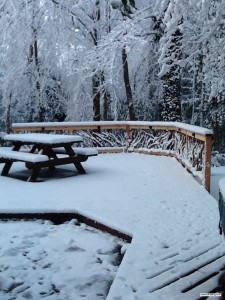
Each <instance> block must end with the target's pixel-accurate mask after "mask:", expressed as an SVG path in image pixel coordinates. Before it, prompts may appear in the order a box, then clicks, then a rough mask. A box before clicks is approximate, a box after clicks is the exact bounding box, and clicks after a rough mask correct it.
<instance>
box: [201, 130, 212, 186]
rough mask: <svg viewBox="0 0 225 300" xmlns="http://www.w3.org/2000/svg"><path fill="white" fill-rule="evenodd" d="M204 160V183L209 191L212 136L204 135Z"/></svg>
mask: <svg viewBox="0 0 225 300" xmlns="http://www.w3.org/2000/svg"><path fill="white" fill-rule="evenodd" d="M205 137H206V138H205V161H204V173H203V176H204V185H205V188H206V189H207V191H208V192H210V177H211V154H212V136H211V135H206V136H205Z"/></svg>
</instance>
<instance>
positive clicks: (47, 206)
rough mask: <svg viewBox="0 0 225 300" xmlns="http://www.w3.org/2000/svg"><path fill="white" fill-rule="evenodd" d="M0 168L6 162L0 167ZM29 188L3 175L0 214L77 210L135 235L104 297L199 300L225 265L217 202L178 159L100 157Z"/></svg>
mask: <svg viewBox="0 0 225 300" xmlns="http://www.w3.org/2000/svg"><path fill="white" fill-rule="evenodd" d="M0 168H2V165H0ZM85 169H86V171H87V174H86V175H77V176H73V175H74V173H73V172H74V170H73V167H72V166H71V167H70V166H66V167H64V174H62V177H63V178H58V177H60V176H61V171H58V172H56V176H55V177H54V176H53V177H51V178H49V179H48V178H45V181H43V182H40V183H38V182H37V183H28V182H24V181H23V180H18V179H16V178H15V177H20V178H26V177H27V175H26V171H25V170H24V165H23V164H20V163H18V164H17V165H16V164H15V166H14V167H13V168H12V172H11V174H12V177H14V178H10V177H0V186H1V189H0V199H1V209H0V212H1V213H2V212H75V211H76V212H79V213H81V214H83V215H86V216H89V217H91V218H92V219H95V220H97V221H100V222H101V223H104V224H106V225H108V226H110V227H113V228H115V229H118V230H120V231H122V232H124V233H127V234H130V235H132V237H133V240H132V243H131V245H130V246H129V248H128V250H127V252H126V254H125V257H124V259H123V261H122V264H121V266H120V268H119V271H118V273H117V276H116V278H115V280H114V282H113V284H112V286H111V289H110V292H109V294H108V297H107V300H116V299H117V300H134V299H136V300H145V299H146V300H159V299H171V300H176V299H187V300H190V299H191V300H194V299H199V298H200V293H206V292H210V291H212V290H213V289H214V288H215V287H217V286H218V278H219V277H220V276H221V274H222V271H221V269H222V268H223V267H224V262H225V256H224V255H225V243H224V242H223V241H222V239H221V237H220V235H219V231H218V222H219V215H218V209H217V202H216V200H215V199H214V198H212V197H211V196H210V194H208V192H207V191H206V190H205V189H204V187H203V186H202V185H200V184H199V183H197V182H196V181H195V179H194V178H193V177H192V175H190V174H189V173H188V172H186V171H185V170H184V168H183V167H182V166H181V165H180V164H179V163H178V162H177V160H176V159H175V158H169V157H157V156H148V155H141V154H102V155H99V156H98V157H94V158H92V159H90V160H89V161H87V162H86V163H85Z"/></svg>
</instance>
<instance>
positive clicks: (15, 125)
mask: <svg viewBox="0 0 225 300" xmlns="http://www.w3.org/2000/svg"><path fill="white" fill-rule="evenodd" d="M107 125H108V126H110V125H122V126H126V125H129V126H139V125H140V126H163V127H172V128H174V129H179V128H180V129H184V130H188V131H191V132H194V133H199V134H203V135H206V134H213V131H212V130H211V129H208V128H204V127H199V126H195V125H190V124H185V123H181V122H160V121H159V122H157V121H154V122H147V121H136V122H134V121H99V122H94V121H93V122H36V123H35V122H34V123H13V124H12V128H14V129H16V128H25V127H27V128H34V127H43V128H44V127H49V128H51V127H56V126H58V127H63V126H65V127H72V126H80V127H82V126H107Z"/></svg>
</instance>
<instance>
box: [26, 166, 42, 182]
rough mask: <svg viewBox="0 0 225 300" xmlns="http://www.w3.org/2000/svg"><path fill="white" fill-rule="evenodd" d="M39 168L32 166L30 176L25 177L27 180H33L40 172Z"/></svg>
mask: <svg viewBox="0 0 225 300" xmlns="http://www.w3.org/2000/svg"><path fill="white" fill-rule="evenodd" d="M40 170H41V169H40V168H34V169H32V172H31V175H30V177H29V178H28V179H27V181H28V182H35V181H36V179H37V177H38V175H39V173H40Z"/></svg>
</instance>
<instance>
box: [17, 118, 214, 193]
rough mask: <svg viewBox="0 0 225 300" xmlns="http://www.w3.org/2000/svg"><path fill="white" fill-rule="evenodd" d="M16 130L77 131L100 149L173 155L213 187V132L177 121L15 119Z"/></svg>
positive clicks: (89, 143) (85, 139)
mask: <svg viewBox="0 0 225 300" xmlns="http://www.w3.org/2000/svg"><path fill="white" fill-rule="evenodd" d="M13 131H14V133H17V132H46V131H54V132H62V131H63V132H65V133H69V134H74V133H77V134H79V135H81V136H83V138H84V145H85V146H88V147H97V148H98V151H99V152H138V153H145V154H154V155H166V156H174V157H176V158H177V160H178V161H179V162H181V163H182V165H183V166H184V167H185V168H186V169H187V170H188V171H190V172H191V173H192V174H193V175H194V176H197V177H199V178H200V179H201V181H202V182H203V184H204V186H205V187H206V189H207V190H208V191H210V175H211V173H210V171H211V147H212V137H213V132H212V131H211V130H209V129H206V128H201V127H198V126H192V125H187V124H183V123H178V122H138V121H137V122H121V121H115V122H104V121H102V122H63V123H17V124H16V123H15V124H13Z"/></svg>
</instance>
